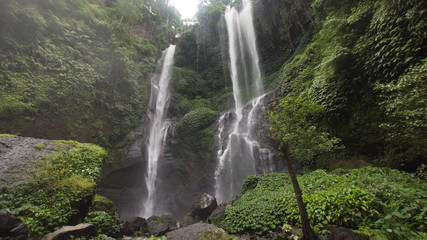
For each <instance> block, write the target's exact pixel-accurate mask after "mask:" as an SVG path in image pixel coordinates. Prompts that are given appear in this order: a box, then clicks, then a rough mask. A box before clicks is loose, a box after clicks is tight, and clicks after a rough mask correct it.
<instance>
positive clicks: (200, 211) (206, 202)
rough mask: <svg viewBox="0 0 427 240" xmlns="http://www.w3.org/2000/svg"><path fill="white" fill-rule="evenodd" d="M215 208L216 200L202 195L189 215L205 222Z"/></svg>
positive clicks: (207, 195) (205, 194)
mask: <svg viewBox="0 0 427 240" xmlns="http://www.w3.org/2000/svg"><path fill="white" fill-rule="evenodd" d="M217 206H218V204H217V203H216V198H214V197H212V196H211V195H209V194H207V193H204V194H203V195H202V196H201V197H200V198H199V200H197V202H195V203H194V204H193V207H192V208H191V215H192V216H193V217H194V218H197V219H200V220H201V221H206V220H207V219H208V217H209V215H211V213H212V212H213V210H215V208H216V207H217Z"/></svg>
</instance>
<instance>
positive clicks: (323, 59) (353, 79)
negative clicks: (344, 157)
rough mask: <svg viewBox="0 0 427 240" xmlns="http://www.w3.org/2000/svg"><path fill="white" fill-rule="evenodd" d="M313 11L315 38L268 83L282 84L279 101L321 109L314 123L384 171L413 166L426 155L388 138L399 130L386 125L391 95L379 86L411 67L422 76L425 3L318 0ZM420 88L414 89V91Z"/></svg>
mask: <svg viewBox="0 0 427 240" xmlns="http://www.w3.org/2000/svg"><path fill="white" fill-rule="evenodd" d="M312 7H313V10H314V19H315V22H314V24H315V34H314V38H313V39H312V41H311V43H310V44H309V45H308V46H307V48H306V49H305V51H304V52H303V53H302V54H299V55H297V56H295V57H294V58H293V59H292V61H289V62H287V63H285V64H284V66H283V67H282V70H281V71H280V73H278V74H275V75H276V76H275V77H276V78H277V79H276V80H274V79H270V81H272V82H274V81H277V80H278V81H280V82H281V84H280V87H279V92H280V94H281V97H282V98H284V97H285V96H287V95H290V96H298V95H300V96H309V98H310V99H311V100H312V101H314V102H316V103H318V104H320V105H322V106H323V112H322V117H321V118H318V120H319V121H318V122H317V123H318V125H322V126H324V127H326V129H327V130H328V132H330V133H332V134H333V135H335V136H337V137H338V138H340V139H341V140H342V141H341V142H342V144H343V145H345V147H346V149H347V151H348V152H352V153H354V152H357V153H359V154H361V155H369V156H371V158H376V157H378V156H381V158H382V160H381V161H380V162H377V163H378V164H380V165H383V166H393V167H404V166H408V165H409V166H415V164H414V163H415V162H416V161H418V160H419V159H421V158H425V153H420V154H418V155H416V154H415V155H412V156H409V155H411V154H410V153H411V152H414V151H412V150H411V148H412V146H410V145H408V144H407V143H406V142H405V139H404V138H395V139H394V140H395V141H393V142H392V141H391V139H390V133H393V132H394V133H397V132H400V130H399V127H400V126H402V124H396V122H394V121H397V119H394V120H391V115H390V112H388V113H387V111H388V110H387V109H386V108H385V107H382V104H385V101H386V99H393V98H394V97H395V96H394V95H393V93H392V92H393V91H387V90H386V88H385V86H387V85H389V84H392V85H393V84H395V83H397V82H398V78H399V76H400V77H403V74H404V73H409V72H411V71H412V73H411V74H409V75H411V76H414V75H413V74H414V70H411V68H413V67H415V66H416V67H417V68H418V70H419V71H420V68H421V66H422V65H423V61H424V60H423V59H425V57H426V55H425V52H426V51H425V46H426V45H425V39H426V37H425V23H424V20H423V19H425V15H426V11H425V4H423V3H421V2H419V1H405V2H402V1H397V0H396V1H394V0H393V1H387V2H384V1H379V0H378V1H375V0H369V1H353V0H344V1H337V0H316V1H314V2H313V4H312ZM420 61H421V62H420ZM422 74H424V73H422V71H421V72H420V73H418V75H419V76H421V75H422ZM407 77H409V76H407ZM423 88H425V86H424V85H422V84H421V85H420V84H418V89H419V91H418V92H420V93H422V92H423V90H422V89H423ZM378 90H380V91H378ZM379 95H381V96H380V97H378V96H379ZM419 104H420V102H419V103H418V106H419ZM386 105H387V104H386ZM384 117H385V118H386V119H385V120H386V121H384ZM380 124H381V127H379V125H380ZM387 126H388V127H387ZM406 129H409V128H406ZM403 135H405V134H403ZM412 136H415V135H412ZM397 142H399V143H397ZM416 142H418V143H420V144H421V142H422V141H418V140H417V141H416ZM396 143H397V144H396ZM418 143H417V144H416V145H418ZM423 144H424V143H423ZM394 146H400V147H398V148H396V147H394ZM416 148H418V147H415V148H414V150H415V149H416ZM402 153H405V155H406V153H408V155H407V156H403V155H402ZM399 154H400V155H399ZM422 156H423V157H422Z"/></svg>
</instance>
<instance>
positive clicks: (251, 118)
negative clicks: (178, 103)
mask: <svg viewBox="0 0 427 240" xmlns="http://www.w3.org/2000/svg"><path fill="white" fill-rule="evenodd" d="M252 11H253V10H252V4H251V2H250V0H243V9H242V10H241V11H240V12H238V11H237V10H236V9H235V8H230V7H228V8H227V10H226V12H225V20H226V23H227V30H228V38H229V55H230V65H231V79H232V82H233V95H234V102H235V108H234V111H232V112H226V113H224V114H223V115H222V116H221V117H220V118H219V121H218V129H217V136H218V139H219V142H218V152H217V155H218V165H217V169H216V171H215V195H216V198H217V200H218V202H226V201H229V200H231V199H232V198H233V197H235V196H236V195H238V194H240V193H241V184H242V182H243V180H244V179H245V178H246V177H247V176H248V175H254V174H264V173H267V172H272V171H275V166H274V159H273V154H272V153H271V152H270V151H269V150H268V149H266V148H262V147H261V146H260V144H259V143H258V141H257V140H256V138H257V136H256V133H255V125H256V123H258V122H259V121H260V115H261V113H260V110H261V109H262V106H263V101H262V100H263V98H264V95H263V93H264V86H263V83H262V79H261V71H260V67H259V57H258V52H257V48H256V39H255V31H254V26H253V19H252Z"/></svg>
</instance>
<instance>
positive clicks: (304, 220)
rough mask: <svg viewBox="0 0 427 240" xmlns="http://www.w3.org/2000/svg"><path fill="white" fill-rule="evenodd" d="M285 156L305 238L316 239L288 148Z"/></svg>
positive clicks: (284, 153) (306, 239)
mask: <svg viewBox="0 0 427 240" xmlns="http://www.w3.org/2000/svg"><path fill="white" fill-rule="evenodd" d="M283 158H284V159H285V163H286V165H287V166H288V170H289V175H290V176H291V181H292V186H293V187H294V192H295V197H296V199H297V204H298V210H299V214H300V216H301V224H302V234H303V239H305V240H315V239H316V235H315V234H314V232H313V230H312V229H311V227H310V222H309V220H308V214H307V210H306V209H305V205H304V201H303V199H302V192H301V188H300V186H299V183H298V179H297V175H296V173H295V170H294V167H293V166H292V162H291V156H290V154H289V151H288V150H285V151H283Z"/></svg>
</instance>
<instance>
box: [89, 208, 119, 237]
mask: <svg viewBox="0 0 427 240" xmlns="http://www.w3.org/2000/svg"><path fill="white" fill-rule="evenodd" d="M84 222H85V223H91V224H93V225H95V226H96V228H97V229H98V232H99V233H100V234H105V235H107V236H115V235H116V234H117V233H118V232H119V231H120V226H119V223H120V219H119V215H118V214H117V213H116V214H115V215H113V216H111V215H110V214H109V213H107V212H104V211H93V212H89V213H88V214H87V216H86V218H85V220H84Z"/></svg>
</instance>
